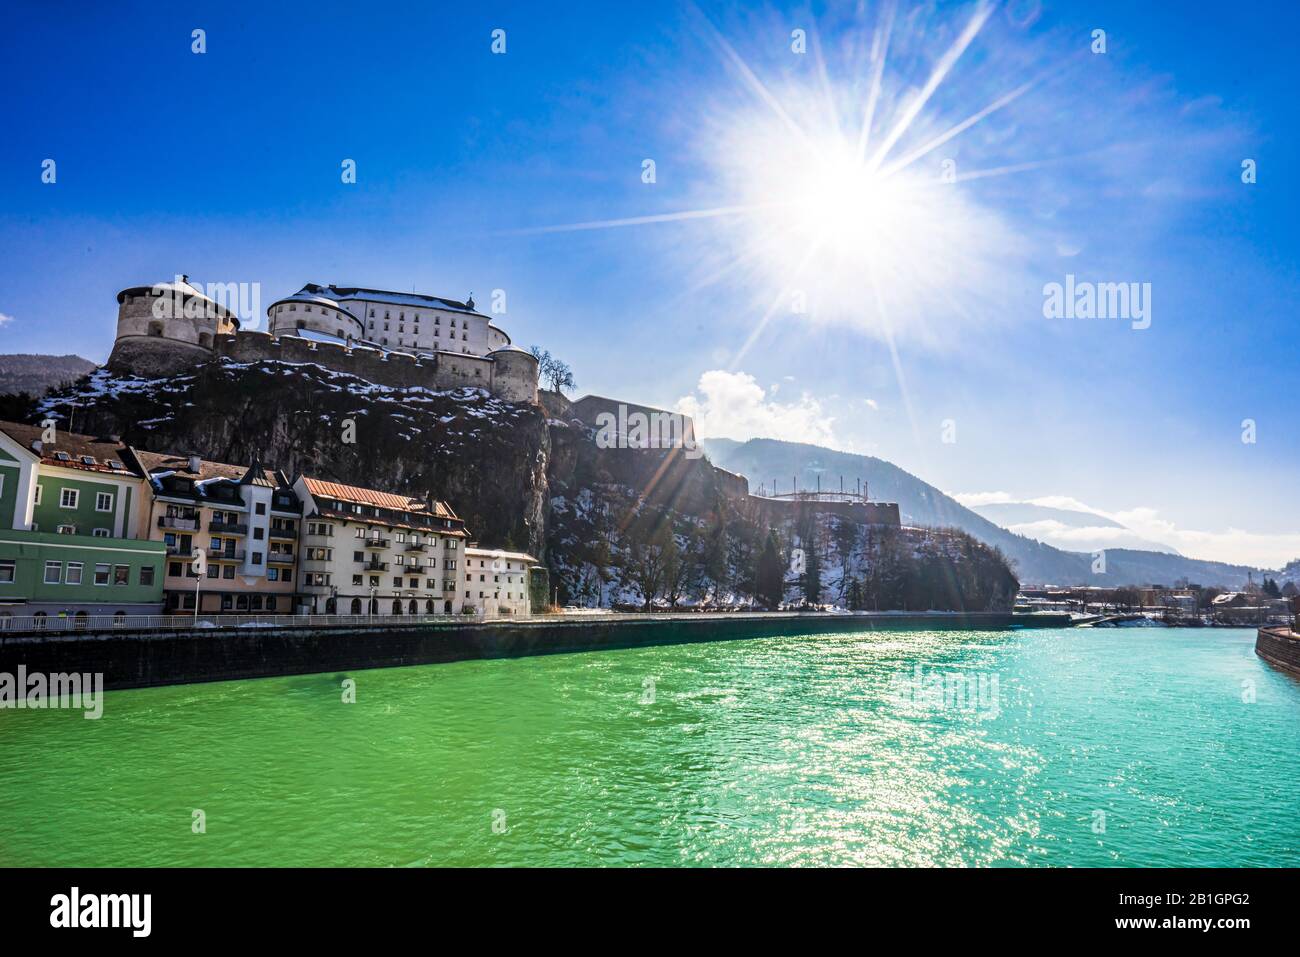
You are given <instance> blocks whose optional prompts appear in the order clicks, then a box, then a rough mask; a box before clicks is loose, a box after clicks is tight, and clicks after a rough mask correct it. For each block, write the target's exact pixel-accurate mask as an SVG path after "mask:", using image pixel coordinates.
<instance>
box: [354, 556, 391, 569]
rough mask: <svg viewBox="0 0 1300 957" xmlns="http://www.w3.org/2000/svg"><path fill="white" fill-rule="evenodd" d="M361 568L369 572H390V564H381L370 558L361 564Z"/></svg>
mask: <svg viewBox="0 0 1300 957" xmlns="http://www.w3.org/2000/svg"><path fill="white" fill-rule="evenodd" d="M361 568H362V569H363V570H364V571H368V572H386V571H388V562H381V561H378V560H377V559H374V558H368V559H365V560H363V561H362V562H361Z"/></svg>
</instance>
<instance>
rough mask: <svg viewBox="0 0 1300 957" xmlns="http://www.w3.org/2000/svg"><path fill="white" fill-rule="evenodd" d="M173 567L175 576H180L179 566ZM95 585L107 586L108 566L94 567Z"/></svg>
mask: <svg viewBox="0 0 1300 957" xmlns="http://www.w3.org/2000/svg"><path fill="white" fill-rule="evenodd" d="M173 567H175V568H176V574H177V575H179V574H180V567H181V566H180V565H179V564H175V565H174V566H173ZM95 584H96V585H107V584H108V566H107V565H96V566H95Z"/></svg>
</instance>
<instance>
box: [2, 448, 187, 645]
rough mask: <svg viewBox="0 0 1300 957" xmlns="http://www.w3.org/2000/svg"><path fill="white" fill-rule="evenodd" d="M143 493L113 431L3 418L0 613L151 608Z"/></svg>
mask: <svg viewBox="0 0 1300 957" xmlns="http://www.w3.org/2000/svg"><path fill="white" fill-rule="evenodd" d="M147 501H148V494H147V492H146V489H145V483H144V480H143V479H142V478H141V476H140V475H139V474H138V473H137V472H135V471H134V470H133V465H132V461H131V450H130V449H129V448H128V447H127V446H125V445H122V444H121V443H120V442H119V441H117V440H116V439H114V438H111V437H106V438H102V439H100V438H95V437H93V436H88V435H79V434H76V433H69V432H61V431H58V430H55V429H48V430H47V429H43V428H41V427H40V426H33V425H23V424H20V423H13V422H0V616H32V617H36V618H44V617H48V616H57V617H72V618H74V619H76V618H86V617H90V616H113V617H126V616H130V615H151V614H156V613H158V611H159V610H160V609H161V607H162V572H163V562H164V550H163V548H162V546H161V545H159V544H156V543H153V542H150V541H148V540H147V536H146V535H144V534H142V533H143V530H144V517H143V516H144V513H145V511H146V510H147Z"/></svg>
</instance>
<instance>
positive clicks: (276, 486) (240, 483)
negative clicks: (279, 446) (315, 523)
mask: <svg viewBox="0 0 1300 957" xmlns="http://www.w3.org/2000/svg"><path fill="white" fill-rule="evenodd" d="M131 455H132V456H133V457H134V459H135V461H136V462H137V463H138V466H139V468H140V471H141V474H143V475H144V476H145V477H146V479H148V487H149V488H150V489H151V491H152V501H151V502H150V503H149V508H150V509H151V511H150V513H149V516H148V524H149V537H150V538H152V539H153V540H155V541H162V542H164V543H165V544H166V548H167V560H166V564H165V568H164V578H163V600H164V610H165V611H166V612H186V611H192V610H194V608H195V603H196V601H197V602H198V610H199V611H200V612H207V613H218V614H219V613H226V614H256V613H259V612H260V613H264V614H281V615H287V614H291V613H292V612H293V611H294V604H295V602H294V593H295V588H294V583H295V572H296V569H297V564H298V554H297V552H298V535H299V532H300V525H301V522H302V502H301V501H300V500H299V498H298V496H297V494H296V493H295V492H294V490H293V487H292V486H291V485H290V484H289V482H288V480H287V479H286V478H285V476H284V473H282V472H273V471H271V470H270V469H263V468H262V467H261V466H260V465H259V464H258V463H254V464H253V465H251V466H242V465H228V464H226V463H224V462H209V461H207V460H206V459H201V458H199V457H198V456H196V455H191V456H177V455H163V454H159V453H156V452H141V451H138V450H135V449H132V450H131ZM200 551H202V553H203V556H204V561H205V563H206V569H205V570H204V572H203V574H202V575H200V574H199V573H198V572H197V571H195V569H194V561H195V559H196V558H197V557H198V554H199V552H200Z"/></svg>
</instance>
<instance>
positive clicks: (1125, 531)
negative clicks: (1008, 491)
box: [970, 502, 1178, 555]
mask: <svg viewBox="0 0 1300 957" xmlns="http://www.w3.org/2000/svg"><path fill="white" fill-rule="evenodd" d="M970 508H971V509H972V511H976V512H979V513H980V514H981V515H983V516H984V517H985V518H987V519H988V520H989V521H991V522H995V523H996V524H998V525H1001V526H1002V527H1003V528H1005V529H1007V530H1008V531H1012V532H1015V533H1016V534H1017V535H1025V536H1028V537H1029V538H1035V539H1037V540H1038V541H1040V542H1046V543H1047V544H1048V545H1054V546H1056V547H1057V548H1060V549H1064V550H1065V551H1072V552H1095V551H1098V550H1099V549H1103V548H1133V549H1138V550H1141V551H1150V552H1166V553H1168V554H1170V555H1177V554H1178V549H1176V548H1170V547H1169V546H1168V545H1164V544H1162V543H1160V542H1153V541H1151V540H1150V539H1148V538H1143V537H1142V536H1141V535H1139V534H1137V533H1136V532H1134V531H1133V530H1132V529H1130V528H1127V527H1126V526H1124V525H1122V524H1120V523H1119V522H1117V521H1115V520H1114V519H1112V518H1107V517H1106V516H1104V515H1098V514H1097V513H1096V512H1084V511H1080V510H1079V509H1073V508H1052V507H1050V506H1047V505H1035V504H1034V503H1033V502H994V503H990V504H988V505H972V506H970Z"/></svg>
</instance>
